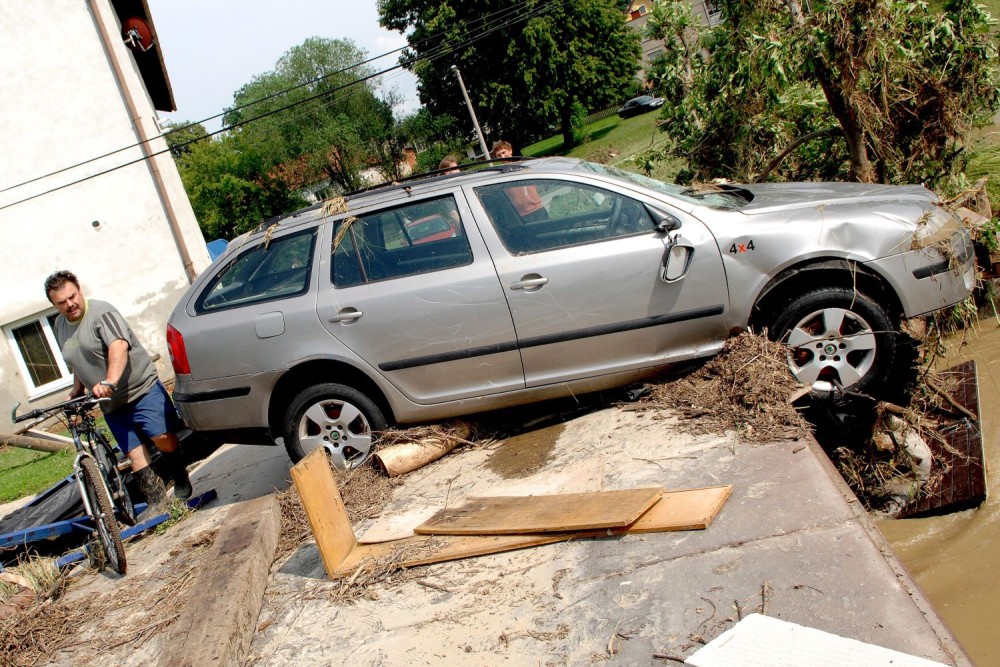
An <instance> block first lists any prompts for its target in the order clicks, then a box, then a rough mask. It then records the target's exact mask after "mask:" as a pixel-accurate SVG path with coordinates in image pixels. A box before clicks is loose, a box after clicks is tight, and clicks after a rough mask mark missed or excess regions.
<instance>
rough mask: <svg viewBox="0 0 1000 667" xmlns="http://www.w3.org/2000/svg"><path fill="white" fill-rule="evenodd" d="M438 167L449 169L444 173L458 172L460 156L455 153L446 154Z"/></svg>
mask: <svg viewBox="0 0 1000 667" xmlns="http://www.w3.org/2000/svg"><path fill="white" fill-rule="evenodd" d="M438 169H447V171H445V172H444V173H446V174H454V173H457V172H458V158H457V157H455V156H454V155H445V156H444V157H443V158H441V162H439V163H438Z"/></svg>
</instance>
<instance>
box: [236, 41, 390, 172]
mask: <svg viewBox="0 0 1000 667" xmlns="http://www.w3.org/2000/svg"><path fill="white" fill-rule="evenodd" d="M365 55H366V54H365V52H364V50H362V49H360V48H358V47H357V46H355V45H354V43H353V42H351V41H349V40H339V39H323V38H319V37H311V38H309V39H307V40H306V41H305V42H303V43H302V44H301V45H299V46H296V47H293V48H292V49H290V50H289V51H287V52H286V53H285V54H284V55H283V56H281V58H280V59H279V60H278V62H277V64H276V65H275V68H274V69H273V70H271V71H269V72H265V73H264V74H261V75H259V76H256V77H254V79H253V80H252V81H250V83H248V84H246V85H244V86H243V87H242V88H240V89H239V90H238V91H236V93H235V95H234V96H233V103H234V106H233V108H232V109H231V110H229V111H227V112H226V114H225V116H224V117H223V120H224V122H225V123H226V124H227V125H236V126H237V127H236V129H235V130H234V131H233V138H234V140H235V141H236V143H237V144H238V147H239V148H240V150H241V151H244V152H252V153H256V154H257V155H258V156H259V159H260V160H261V161H262V162H263V163H265V164H268V165H271V166H273V167H277V166H278V165H284V166H285V167H286V168H291V169H292V170H293V171H294V173H295V176H297V177H299V178H300V179H303V180H306V181H309V180H313V179H315V178H316V177H318V176H321V175H322V176H325V177H327V178H329V179H330V181H331V182H332V183H335V184H336V185H338V186H339V187H340V188H341V189H342V190H345V191H346V190H355V189H358V188H359V187H361V186H362V185H363V179H362V177H361V172H362V171H363V170H364V169H366V168H369V167H373V166H383V167H386V168H388V170H389V172H390V173H391V172H392V171H393V170H394V169H395V164H396V163H397V162H398V159H399V157H400V153H399V152H393V153H394V154H386V151H384V150H383V148H384V147H383V142H384V141H385V139H386V138H387V137H388V136H389V135H390V133H391V130H392V127H393V116H392V107H391V105H390V104H389V103H388V102H385V101H383V100H380V99H379V98H377V97H376V96H375V93H374V90H373V88H374V84H371V83H367V85H365V84H360V82H361V81H362V80H365V79H367V78H368V77H370V76H371V75H372V72H370V71H369V70H367V69H365V68H361V67H355V64H356V63H359V62H361V61H363V60H364V59H365ZM352 84H356V85H352ZM293 88H294V89H293ZM283 91H287V92H283ZM255 100H263V101H262V102H260V103H258V104H254V105H253V106H252V107H249V108H247V109H240V108H239V107H240V106H242V105H245V104H247V103H248V102H252V101H255ZM307 100H308V101H307ZM296 103H298V104H297V105H296V106H293V107H291V108H287V109H286V108H285V107H288V106H289V105H292V104H296ZM264 114H273V115H271V116H268V117H266V118H260V119H259V120H254V121H253V122H250V123H246V121H248V120H250V119H252V118H259V117H261V116H263V115H264ZM243 123H246V124H243ZM373 155H377V156H378V157H379V158H381V162H382V164H381V165H374V164H371V163H370V162H369V157H370V156H373ZM299 158H301V160H300V161H298V162H297V163H296V164H295V165H294V166H292V165H291V163H290V162H289V161H291V160H299ZM303 167H304V168H305V170H306V171H305V173H303V171H302V169H303ZM287 178H288V179H289V180H292V179H293V178H294V177H293V176H290V175H289V176H288V177H287Z"/></svg>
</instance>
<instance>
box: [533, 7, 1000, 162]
mask: <svg viewBox="0 0 1000 667" xmlns="http://www.w3.org/2000/svg"><path fill="white" fill-rule="evenodd" d="M998 1H1000V0H998ZM659 117H660V114H659V113H657V112H651V113H646V114H643V115H641V116H635V117H634V118H626V119H621V118H619V117H618V116H611V117H609V118H605V119H603V120H599V121H597V122H595V123H591V124H590V125H588V126H587V128H586V131H587V136H588V138H587V140H586V141H584V142H583V143H582V144H580V145H579V146H576V147H575V148H573V149H572V150H569V151H567V150H565V148H564V145H563V139H562V135H561V134H557V135H555V136H553V137H549V138H548V139H544V140H542V141H539V142H538V143H536V144H532V145H531V146H526V147H525V148H524V149H522V151H521V152H522V153H523V154H524V155H526V156H528V157H542V156H545V155H565V156H567V157H576V158H582V159H584V160H591V161H593V162H601V163H603V164H611V165H614V166H616V167H619V168H621V169H626V170H628V171H635V172H638V171H640V170H639V168H638V167H636V166H635V165H634V164H632V163H631V158H633V157H635V156H636V155H638V154H640V153H642V152H643V151H645V150H647V149H649V148H656V147H661V148H662V147H663V146H664V144H665V143H666V135H664V133H663V132H661V131H660V130H658V129H656V121H657V120H658V119H659ZM678 168H679V164H677V163H675V162H666V163H664V164H663V165H661V166H660V167H659V168H657V169H656V170H655V171H654V172H653V174H652V176H654V177H656V178H660V179H663V180H672V179H673V176H674V174H676V173H677V170H678Z"/></svg>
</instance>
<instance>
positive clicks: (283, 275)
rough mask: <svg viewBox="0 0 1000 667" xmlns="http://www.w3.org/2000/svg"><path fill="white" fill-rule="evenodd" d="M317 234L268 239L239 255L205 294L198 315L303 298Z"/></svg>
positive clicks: (305, 233) (213, 281)
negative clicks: (273, 301) (261, 302)
mask: <svg viewBox="0 0 1000 667" xmlns="http://www.w3.org/2000/svg"><path fill="white" fill-rule="evenodd" d="M315 240H316V230H315V229H312V230H310V231H308V232H304V233H300V234H292V235H289V236H283V237H280V238H276V239H268V238H265V239H264V240H263V241H261V242H259V243H257V244H256V245H255V246H252V247H250V248H248V249H247V250H245V251H244V252H242V253H240V254H239V256H237V257H236V258H235V259H234V260H233V261H232V262H230V263H229V264H228V265H227V266H226V267H225V268H224V269H222V271H220V272H219V273H218V274H217V275H216V276H215V277H214V278H213V279H212V281H211V282H210V283H209V285H208V287H206V288H205V289H204V290H203V291H202V297H201V299H200V300H199V301H198V303H197V304H195V310H196V311H197V312H199V313H202V312H208V311H212V310H220V309H223V308H231V307H233V306H242V305H246V304H248V303H256V302H259V301H270V300H273V299H283V298H287V297H291V296H297V295H299V294H304V293H305V292H306V291H307V290H308V289H309V276H310V274H311V273H312V272H311V270H310V269H311V267H312V259H313V247H314V243H315Z"/></svg>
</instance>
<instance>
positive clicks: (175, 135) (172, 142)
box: [163, 120, 208, 158]
mask: <svg viewBox="0 0 1000 667" xmlns="http://www.w3.org/2000/svg"><path fill="white" fill-rule="evenodd" d="M166 128H167V131H166V132H164V135H163V137H164V139H165V140H166V142H167V145H168V146H170V154H171V155H173V156H174V158H179V157H181V156H183V155H187V154H188V153H190V152H191V144H193V143H194V142H196V141H202V140H204V139H205V138H206V137H207V136H208V130H206V129H205V126H204V125H202V124H201V123H189V122H188V121H186V120H184V121H179V122H177V123H174V122H168V123H167V124H166Z"/></svg>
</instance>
